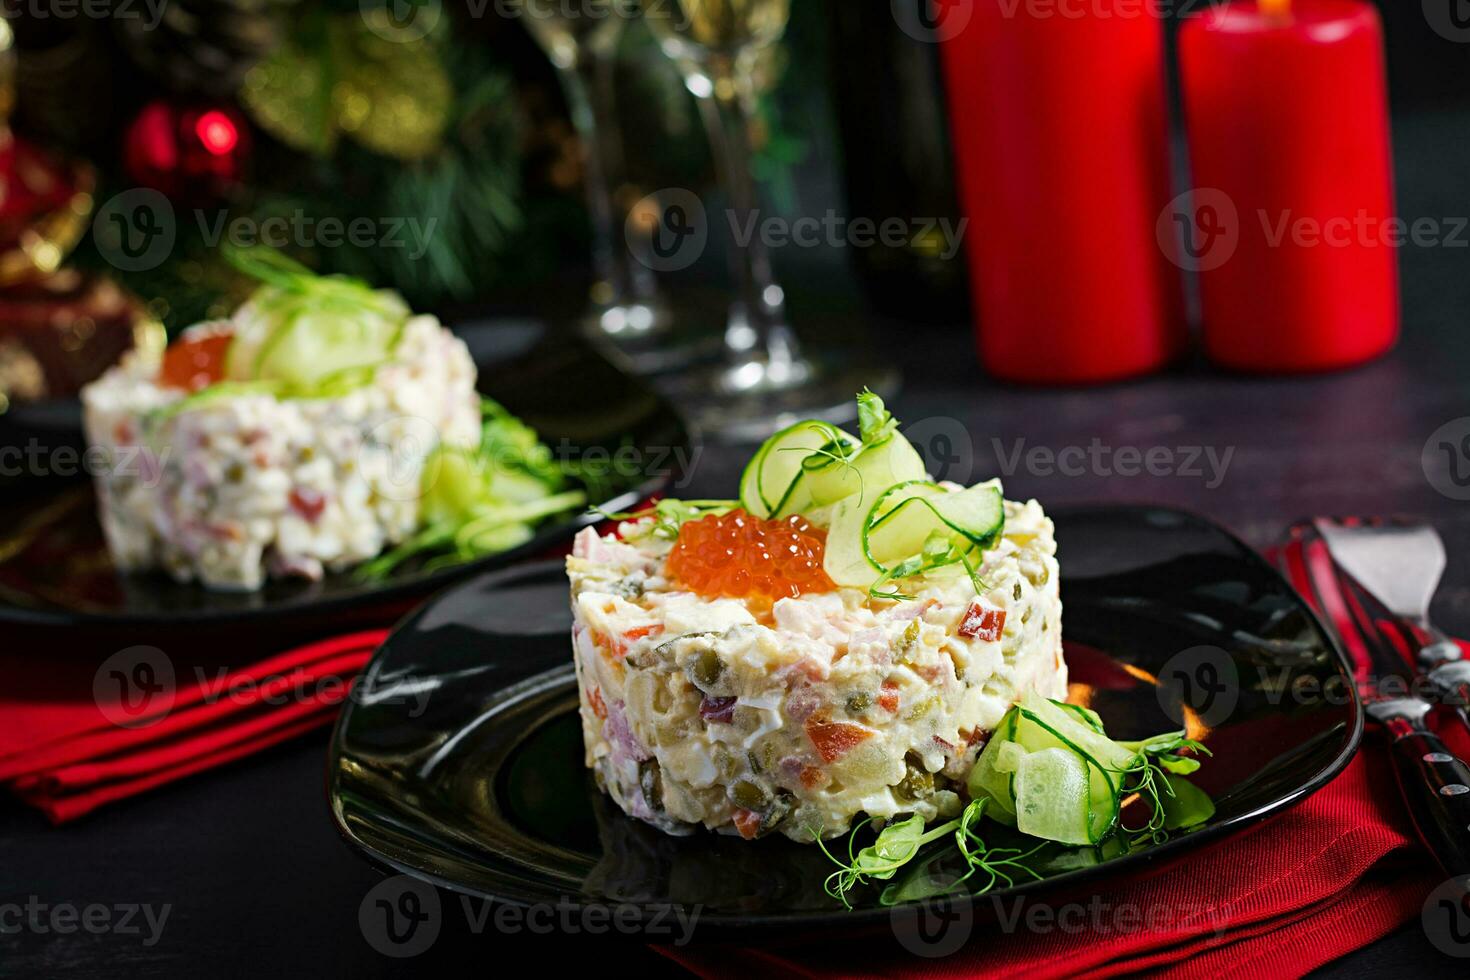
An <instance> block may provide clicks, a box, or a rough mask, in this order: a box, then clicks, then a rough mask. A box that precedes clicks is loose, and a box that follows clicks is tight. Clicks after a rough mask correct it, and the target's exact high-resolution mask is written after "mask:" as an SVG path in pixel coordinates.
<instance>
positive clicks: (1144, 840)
mask: <svg viewBox="0 0 1470 980" xmlns="http://www.w3.org/2000/svg"><path fill="white" fill-rule="evenodd" d="M1052 704H1054V705H1056V706H1057V707H1059V708H1063V709H1066V710H1067V711H1068V713H1069V714H1072V715H1073V716H1075V717H1076V718H1078V720H1079V721H1080V722H1081V723H1082V724H1084V725H1086V726H1087V727H1088V728H1091V729H1094V730H1096V731H1097V733H1098V734H1099V735H1104V733H1103V731H1102V722H1101V720H1100V719H1099V718H1098V717H1097V715H1096V714H1095V713H1094V712H1092V711H1090V710H1088V709H1086V708H1080V707H1077V706H1073V705H1067V704H1064V703H1062V702H1057V701H1053V702H1052ZM1014 711H1015V712H1016V713H1017V715H1018V716H1024V717H1026V718H1028V719H1029V720H1031V721H1033V722H1035V723H1036V724H1038V725H1040V726H1041V727H1043V728H1045V729H1046V730H1047V732H1048V733H1049V734H1050V735H1052V736H1055V738H1056V739H1057V740H1059V741H1061V742H1062V743H1063V745H1064V746H1065V747H1066V748H1067V749H1068V750H1070V751H1072V752H1074V753H1076V754H1077V755H1079V756H1080V757H1082V758H1083V759H1084V760H1085V761H1086V762H1087V763H1088V765H1089V766H1091V767H1095V768H1096V769H1097V770H1099V771H1100V772H1102V773H1103V774H1104V776H1105V777H1106V778H1107V783H1108V785H1109V786H1111V787H1112V789H1113V794H1114V799H1113V804H1114V805H1113V807H1112V810H1111V814H1112V816H1111V817H1109V818H1108V819H1107V821H1106V823H1105V824H1104V825H1103V827H1102V829H1100V830H1099V831H1098V832H1097V834H1096V837H1095V839H1093V840H1091V841H1090V842H1089V843H1087V844H1076V845H1065V844H1059V843H1058V842H1057V841H1053V840H1048V839H1042V838H1039V837H1033V838H1031V839H1032V840H1034V841H1035V844H1034V845H1033V846H1030V847H1029V849H1028V848H1027V847H1026V846H993V845H991V844H990V843H989V842H987V841H986V839H985V837H984V836H982V834H981V829H980V828H981V825H982V822H983V820H984V818H985V817H986V816H987V810H988V809H989V808H990V807H991V806H992V805H998V804H996V800H995V799H993V798H992V796H991V795H983V794H982V795H978V796H976V798H974V799H973V800H972V801H971V802H970V803H969V804H968V805H967V806H966V807H965V808H964V810H963V811H961V813H960V814H959V816H957V817H954V818H953V819H950V820H947V821H945V822H943V823H940V824H938V825H936V826H934V827H932V828H929V829H925V827H924V819H923V817H922V816H920V815H917V814H915V815H912V816H907V817H902V818H900V819H896V820H894V821H893V822H891V823H889V824H888V825H887V826H886V827H884V828H883V829H882V830H881V831H879V833H878V835H877V836H876V837H875V838H874V840H873V842H872V843H871V844H869V845H868V846H866V847H862V848H859V847H858V838H859V837H860V836H861V834H862V832H863V831H864V830H865V829H866V828H867V827H868V826H870V825H871V824H872V823H873V819H872V818H869V819H867V820H864V821H862V822H861V823H859V824H858V825H857V826H856V827H855V828H854V829H853V830H852V832H851V833H850V834H849V836H848V842H847V855H846V859H845V860H844V859H843V858H841V857H839V856H837V855H834V854H833V853H832V852H831V851H830V850H828V848H827V845H826V844H825V843H824V842H823V841H822V840H821V835H820V833H818V832H817V831H816V830H815V829H813V830H812V831H811V833H812V837H813V839H814V840H815V841H816V843H817V846H818V847H819V848H821V850H822V853H823V854H824V855H826V857H827V858H828V859H829V860H831V861H832V863H833V864H835V865H836V866H837V870H836V871H834V872H832V873H831V874H830V875H829V876H828V877H827V879H826V881H825V883H824V888H825V890H826V892H827V894H828V895H830V896H832V897H833V898H834V899H836V900H838V901H840V902H842V903H843V905H845V906H847V907H848V908H851V907H852V901H851V892H852V890H853V889H854V888H856V887H858V886H859V885H863V884H866V883H869V882H872V881H887V880H889V879H891V878H893V876H894V874H895V873H896V872H897V871H898V870H899V869H900V868H902V867H904V866H905V865H907V864H909V863H910V862H912V861H913V860H914V859H915V858H917V857H918V856H919V854H920V851H922V850H923V849H924V848H925V847H927V846H928V845H930V844H932V843H934V842H935V841H938V840H941V839H943V838H945V837H949V836H952V837H953V841H954V845H955V847H956V849H957V850H958V852H959V856H960V859H961V860H962V861H963V862H964V864H965V868H966V870H965V872H964V874H963V875H961V876H960V877H959V878H958V879H954V880H953V881H952V882H951V884H952V885H958V884H960V883H961V882H966V881H970V882H971V884H970V885H968V886H967V891H968V892H969V893H970V894H972V895H981V894H984V893H986V892H988V891H990V890H991V889H993V888H996V887H998V886H1002V885H1003V886H1005V887H1008V888H1009V887H1013V886H1014V885H1016V884H1017V882H1019V881H1021V880H1024V879H1031V880H1040V879H1041V878H1042V874H1041V872H1040V870H1038V868H1037V867H1036V864H1037V862H1038V860H1039V857H1038V856H1039V855H1041V853H1042V852H1043V850H1044V849H1046V848H1047V847H1048V846H1050V845H1056V846H1062V847H1097V846H1099V845H1101V844H1102V843H1103V842H1104V840H1106V839H1109V838H1111V839H1114V840H1117V841H1119V842H1120V844H1122V845H1123V846H1125V847H1138V846H1146V845H1148V844H1159V843H1162V842H1163V841H1165V840H1167V839H1168V837H1169V835H1170V833H1171V832H1172V831H1187V830H1190V829H1193V828H1194V827H1197V826H1199V825H1200V824H1202V823H1204V821H1205V820H1207V819H1208V818H1209V816H1210V815H1212V814H1213V812H1214V804H1213V803H1211V802H1210V799H1209V797H1208V796H1207V795H1206V794H1205V793H1204V792H1203V791H1202V790H1200V789H1198V788H1196V787H1194V786H1193V785H1192V784H1190V783H1188V782H1186V781H1184V780H1183V779H1178V778H1174V779H1171V775H1172V776H1173V777H1179V776H1181V775H1183V774H1186V773H1192V772H1194V771H1195V770H1196V769H1198V768H1199V759H1197V758H1194V757H1193V756H1194V755H1195V754H1200V755H1209V754H1210V751H1209V749H1207V748H1205V746H1203V745H1202V744H1200V743H1199V742H1198V741H1195V740H1194V739H1191V738H1188V737H1187V736H1186V735H1185V734H1184V733H1183V732H1170V733H1167V734H1164V735H1159V736H1156V737H1155V738H1152V739H1146V740H1145V741H1143V742H1120V743H1117V744H1118V745H1120V746H1122V747H1123V748H1125V749H1127V750H1130V751H1132V752H1133V753H1134V754H1135V761H1134V763H1133V764H1132V765H1129V766H1127V767H1125V768H1122V769H1113V768H1108V767H1106V766H1104V765H1102V764H1101V763H1099V762H1098V761H1097V760H1096V759H1095V758H1093V756H1092V755H1091V754H1090V753H1088V752H1087V751H1085V750H1084V749H1082V748H1080V747H1078V746H1077V745H1076V744H1075V743H1073V742H1071V741H1070V740H1068V739H1067V738H1066V737H1065V736H1064V735H1063V734H1062V733H1061V732H1059V731H1057V730H1056V729H1054V728H1051V727H1050V726H1047V725H1046V724H1045V722H1044V721H1043V720H1042V719H1040V718H1039V717H1037V716H1036V715H1035V713H1034V712H1029V711H1027V709H1025V708H1022V707H1020V706H1019V705H1018V706H1017V707H1016V708H1015V709H1014ZM1006 731H1008V732H1009V735H1006V734H1002V733H1003V732H1006ZM1015 736H1016V726H1015V724H1014V722H1013V723H1012V724H1011V726H1010V728H1009V729H1006V728H1005V727H1004V726H1002V728H1001V729H1000V730H998V731H997V732H996V733H995V735H994V736H993V737H992V739H991V744H992V745H1003V743H1004V742H1006V741H1014V739H1015ZM1104 737H1106V736H1105V735H1104ZM987 751H989V747H987ZM1051 751H1056V750H1051ZM1183 753H1191V754H1189V755H1186V754H1183ZM1115 775H1116V776H1117V777H1118V778H1116V779H1115V778H1113V777H1114V776H1115ZM1133 799H1138V800H1141V801H1143V803H1144V804H1145V805H1146V806H1148V807H1149V811H1150V812H1149V817H1148V819H1147V820H1146V821H1145V822H1144V823H1143V824H1142V825H1140V826H1129V825H1125V824H1124V823H1123V822H1122V821H1121V819H1119V815H1120V813H1121V810H1122V809H1123V807H1124V805H1125V803H1126V802H1130V801H1131V800H1133ZM1003 822H1004V823H1007V824H1012V823H1013V820H1012V819H1011V818H1007V819H1005V820H1004V821H1003ZM1089 836H1093V835H1091V834H1089ZM934 854H936V852H931V855H934ZM937 856H939V857H942V854H940V855H937ZM926 860H932V858H931V859H926ZM909 877H910V878H912V877H913V876H912V875H910V876H909ZM908 887H909V886H907V885H904V886H902V887H899V886H890V887H889V888H888V889H887V890H885V892H884V895H885V896H888V895H890V894H897V895H899V896H900V897H901V896H902V895H903V894H904V893H905V889H907V888H908Z"/></svg>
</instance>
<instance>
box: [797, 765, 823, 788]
mask: <svg viewBox="0 0 1470 980" xmlns="http://www.w3.org/2000/svg"><path fill="white" fill-rule="evenodd" d="M827 782H828V778H827V773H826V772H825V771H824V770H821V769H818V768H817V767H816V766H806V767H804V768H803V769H802V770H801V785H803V786H805V787H806V788H807V789H816V788H817V787H818V786H822V785H824V784H826V783H827Z"/></svg>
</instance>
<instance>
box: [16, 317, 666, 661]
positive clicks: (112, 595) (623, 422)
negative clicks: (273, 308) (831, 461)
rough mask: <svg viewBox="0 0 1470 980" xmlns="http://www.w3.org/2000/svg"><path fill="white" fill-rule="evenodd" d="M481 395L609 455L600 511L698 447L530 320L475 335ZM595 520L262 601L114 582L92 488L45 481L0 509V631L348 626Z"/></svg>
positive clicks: (656, 408)
mask: <svg viewBox="0 0 1470 980" xmlns="http://www.w3.org/2000/svg"><path fill="white" fill-rule="evenodd" d="M456 332H457V333H459V334H460V336H462V337H463V338H464V339H465V341H466V342H467V343H468V344H469V346H470V350H471V353H472V354H473V355H474V358H475V363H476V366H477V367H478V369H479V372H480V377H479V387H480V390H481V391H482V392H484V393H485V394H487V395H489V396H491V397H493V398H495V399H496V400H498V401H499V402H501V403H502V404H503V405H505V406H506V408H508V409H509V410H510V411H511V412H513V413H514V414H516V415H517V416H519V417H520V418H522V419H523V420H525V421H526V422H527V423H529V424H530V425H531V426H532V427H533V428H535V429H536V430H537V432H539V433H540V435H541V437H542V439H543V440H544V441H545V442H546V443H547V445H549V446H550V447H551V448H552V450H553V452H555V453H559V454H561V455H564V456H567V457H570V458H579V459H587V458H589V454H591V453H601V454H606V456H607V457H608V458H609V459H612V458H613V454H614V453H618V454H620V455H618V456H617V460H618V463H617V468H616V469H617V473H616V475H615V477H614V482H615V486H614V490H613V493H614V496H613V498H612V499H610V500H604V501H598V503H599V504H601V505H602V506H603V508H604V509H606V510H614V511H615V510H619V509H622V508H625V507H628V506H631V505H632V504H634V503H635V502H636V501H637V500H638V499H639V498H640V496H644V495H647V494H649V493H654V492H658V491H660V490H663V489H665V488H666V487H668V486H669V485H670V484H671V483H674V482H676V481H677V480H678V479H680V478H682V477H683V476H685V475H686V473H687V470H688V468H689V466H690V465H692V462H693V452H694V444H693V438H692V436H691V434H690V432H689V431H688V429H687V428H686V427H685V425H684V423H683V422H682V420H681V419H680V418H679V416H678V415H677V414H676V413H675V412H674V410H673V409H672V408H671V407H670V406H669V404H668V402H666V401H665V400H664V399H663V398H662V397H660V396H659V395H658V394H657V393H656V392H654V390H653V389H652V388H650V387H649V386H648V385H647V384H646V383H644V382H643V381H642V380H640V379H639V378H637V377H635V376H633V375H631V374H628V373H627V372H625V371H623V370H622V369H620V368H619V367H617V366H615V365H614V364H613V363H612V362H611V361H609V360H608V359H607V358H606V357H604V356H603V355H602V354H600V353H598V352H597V351H596V350H594V349H593V348H592V347H591V346H589V345H588V344H587V343H586V342H585V341H583V340H581V339H579V338H578V337H576V336H572V335H563V334H559V333H553V332H550V331H548V330H547V329H545V328H543V327H542V326H540V325H539V324H537V323H534V322H525V321H515V322H497V323H493V324H470V325H466V326H462V327H457V328H456ZM593 520H595V518H591V517H585V516H584V517H579V518H576V519H574V520H571V521H563V522H561V523H559V524H553V525H547V526H546V527H543V528H542V529H541V531H540V533H538V534H537V535H536V537H535V538H534V539H533V540H532V541H530V542H528V543H527V544H526V545H524V546H522V547H520V548H517V549H515V550H514V551H508V552H505V553H503V554H499V555H494V556H491V557H489V558H485V559H482V560H480V561H478V562H475V563H472V564H469V565H464V566H458V567H454V568H448V569H443V570H440V571H437V572H424V571H421V570H419V569H417V568H415V567H413V566H411V565H410V566H406V567H404V568H403V569H402V570H401V571H399V572H396V573H395V574H394V575H393V576H392V577H391V578H390V579H388V580H387V581H385V582H382V583H374V584H364V583H362V582H360V581H358V580H356V579H354V578H353V576H352V575H351V574H350V573H343V574H338V575H329V576H327V577H326V578H325V579H323V580H322V581H320V582H312V583H305V582H300V581H277V582H271V583H269V584H268V585H267V586H266V587H265V588H264V589H262V590H260V591H259V592H252V593H229V592H216V591H210V590H208V589H205V588H202V587H200V586H198V585H192V584H191V585H181V584H179V583H177V582H175V581H173V580H172V579H170V578H168V577H167V576H166V575H164V574H163V573H161V572H159V573H151V574H120V573H118V572H117V571H116V570H115V569H114V568H113V566H112V563H111V560H110V559H109V557H108V554H107V547H106V544H105V542H104V541H103V538H102V529H101V527H100V525H99V524H98V522H97V517H96V498H95V496H94V495H93V493H92V488H91V486H90V485H89V484H86V483H72V484H70V485H60V486H59V485H58V484H56V483H55V482H48V483H46V484H44V485H41V486H38V487H37V488H35V489H34V490H33V491H32V492H30V493H29V494H28V495H27V496H24V497H20V498H18V499H11V500H9V501H7V503H6V504H5V506H4V507H3V508H0V528H4V529H5V530H4V534H5V537H4V538H3V539H0V622H8V623H22V624H24V623H33V624H55V625H65V626H70V627H117V626H128V627H148V628H150V633H149V636H150V637H157V636H159V635H160V632H161V631H169V630H177V629H187V628H202V627H210V628H217V627H221V626H227V625H230V624H234V623H243V622H253V621H258V620H266V621H268V622H269V625H270V626H271V628H272V629H273V630H286V629H289V628H309V627H312V626H318V625H319V626H323V627H327V628H335V629H341V628H345V627H346V626H348V625H350V619H351V615H352V614H353V613H354V612H361V611H367V612H370V613H374V614H375V615H376V617H377V618H378V619H379V621H381V615H382V612H383V610H385V609H391V608H393V607H394V606H395V604H399V603H406V602H409V601H411V600H412V599H414V598H415V597H421V596H424V595H428V594H429V593H430V592H432V591H433V590H434V589H436V588H440V587H443V586H444V585H447V584H449V583H451V582H454V581H456V580H458V579H462V578H464V577H466V576H467V575H470V574H473V573H474V572H476V571H484V570H486V569H488V568H499V567H505V566H509V565H512V564H515V563H516V562H518V561H524V560H526V559H527V558H528V557H531V556H534V555H538V554H542V553H544V552H545V551H546V550H547V549H548V548H550V547H553V546H555V545H556V544H557V543H559V542H562V541H566V540H569V539H570V537H571V536H572V534H573V533H575V531H576V530H578V529H579V528H581V527H583V526H585V525H586V524H588V523H590V522H591V521H593Z"/></svg>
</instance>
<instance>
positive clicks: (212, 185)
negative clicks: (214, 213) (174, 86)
mask: <svg viewBox="0 0 1470 980" xmlns="http://www.w3.org/2000/svg"><path fill="white" fill-rule="evenodd" d="M249 153H250V130H249V129H248V127H247V125H246V123H245V119H244V117H243V116H241V115H240V113H239V112H237V111H235V109H233V108H231V107H229V106H224V105H189V106H179V105H174V104H173V103H170V102H166V101H163V100H159V101H156V102H150V103H148V104H147V105H146V106H144V107H143V109H142V111H141V112H139V113H138V115H137V117H136V118H135V119H134V120H133V121H132V123H131V124H130V125H129V126H128V131H127V136H126V143H125V145H124V148H123V158H124V164H125V166H126V168H127V172H128V176H129V177H131V178H132V179H133V180H134V181H135V182H136V183H138V184H140V185H141V186H144V187H151V188H153V189H154V190H156V191H159V192H161V193H163V194H164V195H165V196H167V197H168V198H169V199H170V200H174V201H179V202H182V203H186V204H207V203H210V202H212V201H217V200H219V199H220V198H223V197H225V196H227V195H228V194H229V192H230V191H231V190H232V189H234V188H235V187H237V186H238V185H239V184H240V183H241V181H242V180H243V179H244V170H245V164H246V162H247V159H248V157H249Z"/></svg>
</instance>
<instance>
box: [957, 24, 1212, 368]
mask: <svg viewBox="0 0 1470 980" xmlns="http://www.w3.org/2000/svg"><path fill="white" fill-rule="evenodd" d="M1161 6H1162V5H1160V4H1146V3H1138V2H1137V0H1091V2H1088V3H1071V2H1057V0H973V3H966V4H947V5H944V6H943V9H945V11H946V16H958V13H956V11H962V12H968V13H969V15H970V19H969V22H968V23H966V24H964V26H963V28H958V27H956V29H954V30H942V31H941V33H942V34H946V35H950V36H949V37H948V39H947V40H945V41H944V44H943V58H944V64H945V75H946V79H947V85H948V89H949V107H950V109H949V111H950V118H951V125H952V129H953V139H954V143H955V153H956V158H957V164H958V168H957V169H958V172H959V183H960V192H961V197H962V201H963V205H964V210H965V211H966V213H967V214H968V216H969V218H970V219H971V221H970V228H969V232H968V235H967V239H966V247H967V248H968V251H969V258H970V270H971V271H970V278H971V288H972V291H973V293H974V298H975V307H976V313H977V318H978V322H977V324H976V329H977V334H978V342H979V347H980V356H981V360H982V361H983V362H984V364H985V366H986V367H987V368H988V369H989V370H990V371H991V373H993V374H995V375H997V376H998V377H1001V378H1005V379H1008V380H1014V381H1023V382H1034V383H1057V382H1060V383H1077V382H1097V381H1107V380H1111V379H1115V378H1122V377H1127V376H1129V375H1136V374H1141V373H1144V372H1147V371H1151V370H1153V369H1156V368H1158V367H1160V366H1162V365H1163V364H1165V363H1166V362H1168V361H1169V360H1170V359H1171V358H1173V357H1174V355H1175V354H1176V353H1178V351H1179V350H1180V348H1181V347H1182V345H1183V341H1184V335H1185V330H1184V316H1183V304H1182V299H1181V288H1180V272H1179V270H1178V269H1177V268H1174V267H1173V266H1172V265H1170V264H1169V262H1168V260H1167V257H1166V256H1165V254H1164V253H1163V251H1162V250H1161V249H1160V248H1159V246H1158V242H1157V238H1156V235H1155V223H1156V220H1157V218H1158V216H1159V214H1160V212H1161V211H1162V210H1163V209H1164V208H1165V207H1166V205H1167V203H1168V201H1169V198H1170V197H1171V194H1170V192H1169V190H1168V188H1169V177H1168V174H1169V165H1168V150H1167V142H1166V126H1167V117H1166V103H1165V87H1164V86H1165V71H1164V34H1163V26H1162V24H1161V22H1160V19H1159V16H1158V9H1159V8H1160V7H1161ZM943 26H944V25H941V28H943Z"/></svg>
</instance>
